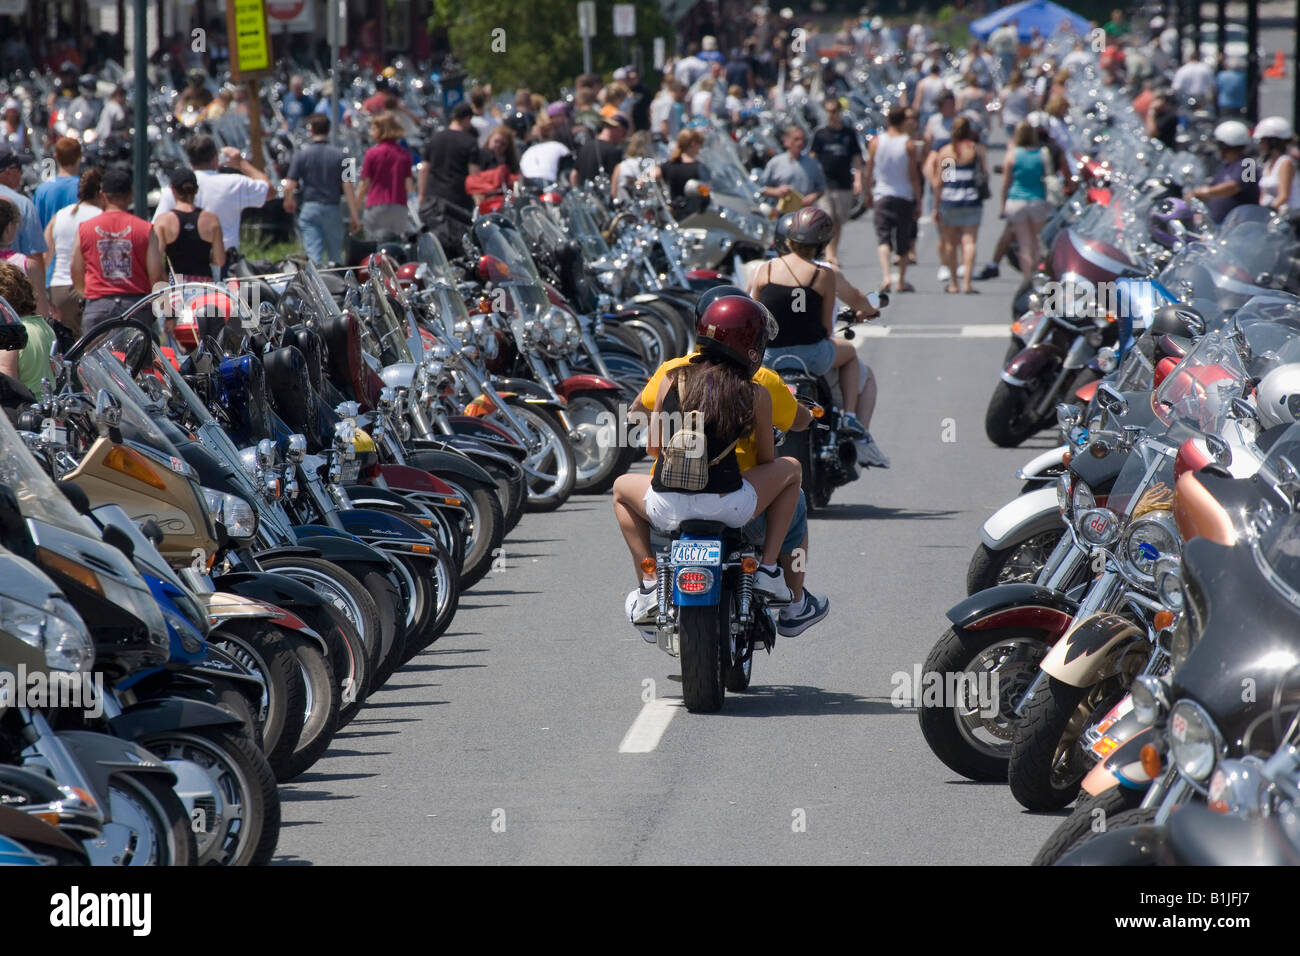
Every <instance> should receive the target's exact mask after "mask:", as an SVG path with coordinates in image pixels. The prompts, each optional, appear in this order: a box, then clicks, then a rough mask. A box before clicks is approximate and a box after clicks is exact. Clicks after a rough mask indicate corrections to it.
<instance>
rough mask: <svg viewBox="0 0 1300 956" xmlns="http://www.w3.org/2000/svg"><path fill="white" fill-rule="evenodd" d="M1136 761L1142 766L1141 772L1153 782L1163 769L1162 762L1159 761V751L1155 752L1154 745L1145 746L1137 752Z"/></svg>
mask: <svg viewBox="0 0 1300 956" xmlns="http://www.w3.org/2000/svg"><path fill="white" fill-rule="evenodd" d="M1138 760H1139V761H1140V762H1141V764H1142V772H1143V773H1145V774H1146V775H1147V776H1148V777H1150V778H1151V779H1152V780H1154V779H1155V778H1156V777H1158V776H1160V771H1161V770H1163V769H1164V762H1163V761H1162V760H1161V759H1160V751H1159V750H1156V748H1155V744H1147V745H1146V746H1145V747H1143V748H1142V749H1141V750H1140V751H1139V752H1138Z"/></svg>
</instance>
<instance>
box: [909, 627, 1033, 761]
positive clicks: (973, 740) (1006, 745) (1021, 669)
mask: <svg viewBox="0 0 1300 956" xmlns="http://www.w3.org/2000/svg"><path fill="white" fill-rule="evenodd" d="M1047 651H1048V648H1047V645H1045V644H1044V643H1043V642H1042V641H1040V640H1035V639H1033V638H1029V637H1014V638H1009V639H1008V640H1005V641H1002V642H1000V643H997V644H992V645H990V646H989V647H986V648H984V650H982V651H981V652H980V653H979V654H977V655H976V656H975V657H973V658H972V659H971V662H970V664H968V665H967V666H966V669H965V670H963V671H960V672H958V674H959V675H965V674H969V675H970V677H969V678H967V679H965V680H962V679H958V680H956V681H954V684H953V689H954V691H955V692H956V693H960V694H961V699H960V700H954V701H953V704H952V710H953V717H954V719H955V720H956V721H957V729H958V731H959V732H960V733H961V735H962V737H963V738H964V739H965V740H966V742H967V743H968V744H969V745H970V746H971V748H972V749H974V750H976V751H978V752H980V753H984V754H987V755H989V756H994V757H1000V758H1003V759H1005V758H1006V757H1007V756H1008V755H1009V754H1010V752H1011V738H1012V736H1013V735H1014V733H1015V731H1014V726H1015V722H1016V720H1017V717H1016V715H1015V712H1014V711H1015V707H1016V705H1017V704H1018V703H1020V698H1021V697H1023V696H1024V694H1025V691H1027V690H1028V689H1029V685H1030V684H1032V683H1033V681H1034V678H1035V677H1036V676H1037V674H1038V665H1039V664H1040V663H1041V662H1042V660H1043V658H1044V657H1046V656H1047ZM986 688H987V689H990V690H992V689H994V688H996V692H997V702H998V709H997V713H996V714H988V713H986V711H987V710H988V708H987V707H986V706H985V704H986V702H985V701H981V700H980V696H981V692H982V691H983V690H984V689H986ZM945 690H946V688H945ZM918 693H919V691H918Z"/></svg>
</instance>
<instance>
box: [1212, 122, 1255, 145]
mask: <svg viewBox="0 0 1300 956" xmlns="http://www.w3.org/2000/svg"><path fill="white" fill-rule="evenodd" d="M1214 141H1215V142H1216V143H1222V144H1223V145H1224V146H1245V145H1246V144H1247V143H1249V142H1250V129H1249V128H1248V127H1247V126H1246V124H1245V123H1243V122H1242V121H1241V120H1226V121H1225V122H1222V123H1220V124H1219V125H1218V126H1216V127H1214Z"/></svg>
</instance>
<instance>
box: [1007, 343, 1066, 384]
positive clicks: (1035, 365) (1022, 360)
mask: <svg viewBox="0 0 1300 956" xmlns="http://www.w3.org/2000/svg"><path fill="white" fill-rule="evenodd" d="M1064 358H1065V353H1063V352H1062V351H1061V350H1060V348H1058V347H1057V346H1056V345H1054V344H1053V343H1051V342H1039V343H1038V344H1037V345H1030V346H1028V347H1026V348H1024V349H1021V350H1020V352H1018V353H1017V354H1016V355H1015V356H1014V357H1013V358H1012V359H1011V361H1010V362H1008V363H1007V367H1006V368H1004V369H1003V370H1002V381H1004V382H1006V383H1007V384H1008V385H1015V386H1024V385H1026V384H1028V383H1029V382H1032V381H1033V380H1034V379H1036V378H1038V377H1039V376H1040V375H1042V374H1043V372H1044V371H1046V370H1047V369H1048V368H1049V367H1051V366H1052V365H1055V364H1056V363H1058V362H1061V361H1063V360H1064Z"/></svg>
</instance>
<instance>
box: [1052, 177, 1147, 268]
mask: <svg viewBox="0 0 1300 956" xmlns="http://www.w3.org/2000/svg"><path fill="white" fill-rule="evenodd" d="M1152 203H1153V197H1151V196H1144V195H1141V194H1139V193H1136V192H1133V191H1124V192H1120V191H1118V190H1116V191H1115V192H1113V193H1112V194H1111V201H1110V204H1109V205H1105V206H1103V205H1101V204H1100V203H1098V204H1095V205H1091V206H1088V207H1087V208H1086V209H1084V211H1083V213H1082V214H1081V215H1080V216H1079V218H1078V219H1076V220H1075V222H1074V224H1073V225H1071V227H1070V228H1071V229H1072V230H1073V231H1074V232H1075V233H1076V234H1077V235H1079V236H1082V237H1083V238H1086V239H1092V240H1096V241H1098V242H1104V243H1106V245H1108V246H1113V247H1114V248H1116V249H1118V250H1120V251H1121V252H1123V253H1124V254H1125V255H1126V256H1128V258H1129V259H1130V260H1132V261H1136V260H1137V259H1138V257H1139V255H1140V244H1141V242H1142V240H1143V239H1144V238H1145V237H1146V227H1145V222H1146V216H1147V213H1148V212H1150V210H1151V206H1152Z"/></svg>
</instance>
